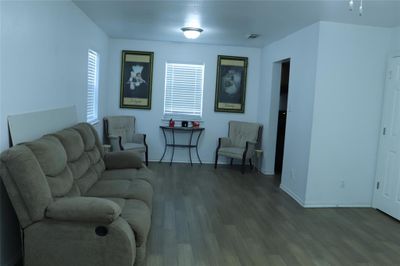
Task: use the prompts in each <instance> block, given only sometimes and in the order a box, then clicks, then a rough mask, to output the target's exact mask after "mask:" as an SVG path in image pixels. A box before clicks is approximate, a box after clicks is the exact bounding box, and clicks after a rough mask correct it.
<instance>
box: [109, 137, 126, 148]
mask: <svg viewBox="0 0 400 266" xmlns="http://www.w3.org/2000/svg"><path fill="white" fill-rule="evenodd" d="M108 139H109V140H110V144H111V148H112V151H121V150H123V149H122V143H121V142H122V138H121V136H116V135H108Z"/></svg>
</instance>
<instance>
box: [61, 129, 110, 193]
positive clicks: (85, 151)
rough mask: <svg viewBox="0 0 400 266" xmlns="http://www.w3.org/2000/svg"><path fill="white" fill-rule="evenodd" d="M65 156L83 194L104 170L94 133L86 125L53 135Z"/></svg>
mask: <svg viewBox="0 0 400 266" xmlns="http://www.w3.org/2000/svg"><path fill="white" fill-rule="evenodd" d="M53 136H55V137H56V138H58V139H59V140H60V142H61V143H62V145H63V147H64V149H65V150H66V154H67V162H68V167H69V169H70V170H71V173H72V175H73V178H74V179H75V180H76V184H77V187H78V188H79V191H80V192H81V194H85V193H86V192H87V191H88V190H89V189H90V188H91V187H92V186H93V184H94V183H96V181H97V180H98V179H99V177H100V176H101V174H102V172H103V171H104V169H105V165H104V161H103V159H102V151H101V150H99V147H98V145H97V144H96V143H97V142H98V140H97V138H96V136H95V134H94V131H93V130H92V128H91V126H90V125H88V124H83V123H82V124H78V125H76V126H75V127H73V128H68V129H64V130H62V131H59V132H57V133H55V134H53Z"/></svg>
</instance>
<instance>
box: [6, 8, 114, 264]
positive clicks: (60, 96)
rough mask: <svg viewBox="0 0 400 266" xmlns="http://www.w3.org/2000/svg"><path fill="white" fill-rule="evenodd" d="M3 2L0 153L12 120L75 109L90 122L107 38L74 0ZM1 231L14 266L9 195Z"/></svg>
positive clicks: (15, 245) (16, 250)
mask: <svg viewBox="0 0 400 266" xmlns="http://www.w3.org/2000/svg"><path fill="white" fill-rule="evenodd" d="M1 3H2V5H3V6H2V10H1V19H2V25H1V26H2V28H1V44H2V45H1V70H2V71H1V77H2V80H1V101H0V108H1V109H0V113H1V117H0V125H1V126H0V150H4V149H5V148H7V147H8V137H7V123H6V117H7V115H10V114H16V113H23V112H30V111H35V110H44V109H50V108H56V107H63V106H67V105H76V107H77V110H78V114H79V119H80V120H85V119H86V88H87V52H88V49H89V48H91V49H94V50H96V51H98V52H99V53H100V56H101V63H100V64H101V65H100V69H101V80H100V90H101V92H100V96H101V99H102V101H103V102H104V100H103V99H104V94H103V93H102V89H103V88H104V86H103V85H104V83H105V78H106V75H107V71H106V66H107V64H106V62H107V51H108V37H107V36H106V35H105V34H104V33H103V32H102V31H101V30H100V29H99V28H98V27H97V26H95V24H93V23H92V21H91V20H89V19H88V17H87V16H86V15H85V14H83V13H82V11H81V10H80V9H78V8H77V7H76V6H75V5H74V4H73V3H71V2H69V1H59V2H50V1H41V2H39V1H30V2H29V1H26V2H20V1H6V2H4V1H1ZM100 106H104V103H101V104H100ZM102 116H103V110H102V109H100V117H102ZM99 130H101V129H100V128H99ZM1 226H2V228H1V261H0V264H1V265H9V264H10V263H12V262H13V260H14V259H15V258H16V256H17V255H18V253H19V248H18V246H19V239H18V233H17V232H18V228H17V222H16V219H15V215H14V213H13V210H12V208H11V206H10V203H9V201H8V199H7V196H6V195H5V192H4V190H2V197H1Z"/></svg>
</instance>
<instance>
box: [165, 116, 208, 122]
mask: <svg viewBox="0 0 400 266" xmlns="http://www.w3.org/2000/svg"><path fill="white" fill-rule="evenodd" d="M171 118H172V120H174V121H177V122H181V121H189V122H190V121H197V122H200V123H204V120H203V119H201V118H200V119H199V118H197V119H196V117H193V118H181V117H162V118H161V121H167V122H168V121H169V120H170V119H171Z"/></svg>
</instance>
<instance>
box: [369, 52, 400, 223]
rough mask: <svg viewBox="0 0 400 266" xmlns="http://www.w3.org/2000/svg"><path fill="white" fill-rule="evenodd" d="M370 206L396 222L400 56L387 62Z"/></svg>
mask: <svg viewBox="0 0 400 266" xmlns="http://www.w3.org/2000/svg"><path fill="white" fill-rule="evenodd" d="M381 133H382V135H381V138H380V143H379V153H378V160H377V169H376V187H375V193H374V200H373V206H374V207H375V208H377V209H379V210H381V211H383V212H385V213H387V214H389V215H391V216H393V217H395V218H396V219H399V220H400V56H399V57H392V58H391V59H390V60H389V64H388V70H387V75H386V84H385V96H384V105H383V113H382V132H381Z"/></svg>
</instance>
